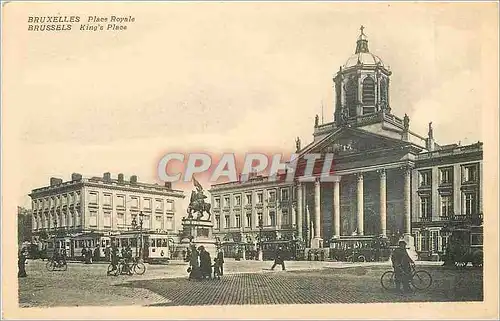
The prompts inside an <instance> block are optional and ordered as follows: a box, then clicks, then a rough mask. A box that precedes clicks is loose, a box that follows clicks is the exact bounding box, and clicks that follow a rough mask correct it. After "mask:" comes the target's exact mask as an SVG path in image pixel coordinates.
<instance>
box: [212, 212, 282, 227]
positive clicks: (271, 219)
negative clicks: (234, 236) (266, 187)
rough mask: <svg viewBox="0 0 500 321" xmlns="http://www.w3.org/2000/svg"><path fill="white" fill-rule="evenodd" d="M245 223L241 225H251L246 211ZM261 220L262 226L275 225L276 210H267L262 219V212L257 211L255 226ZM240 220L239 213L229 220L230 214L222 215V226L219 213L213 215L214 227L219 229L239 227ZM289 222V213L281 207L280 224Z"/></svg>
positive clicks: (250, 219) (249, 215)
mask: <svg viewBox="0 0 500 321" xmlns="http://www.w3.org/2000/svg"><path fill="white" fill-rule="evenodd" d="M245 218H246V220H245V225H244V226H243V227H252V223H253V222H252V214H251V213H247V214H246V215H245ZM261 221H262V225H263V226H276V225H277V222H276V212H275V211H269V215H268V216H267V220H266V221H264V217H263V214H262V213H257V222H256V224H255V225H256V226H257V227H258V224H259V222H261ZM241 224H242V221H241V215H240V214H236V215H234V220H233V221H231V216H230V215H225V216H224V226H221V217H220V215H216V216H215V228H217V229H221V228H225V229H228V228H240V227H242V225H241ZM289 224H291V220H290V215H289V213H288V210H287V209H282V210H281V225H289Z"/></svg>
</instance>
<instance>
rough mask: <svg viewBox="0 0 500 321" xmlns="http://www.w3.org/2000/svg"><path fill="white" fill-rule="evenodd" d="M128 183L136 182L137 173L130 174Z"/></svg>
mask: <svg viewBox="0 0 500 321" xmlns="http://www.w3.org/2000/svg"><path fill="white" fill-rule="evenodd" d="M130 183H132V184H137V175H132V176H130Z"/></svg>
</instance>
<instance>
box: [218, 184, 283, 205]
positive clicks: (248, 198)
mask: <svg viewBox="0 0 500 321" xmlns="http://www.w3.org/2000/svg"><path fill="white" fill-rule="evenodd" d="M256 195H257V203H256V204H262V203H263V202H264V196H263V192H258V193H256ZM280 196H281V198H280V200H281V201H282V202H287V201H289V200H290V191H289V189H288V188H282V189H281V195H280ZM222 199H223V201H224V203H223V207H230V206H231V197H230V196H227V195H226V196H224V197H223V198H222ZM214 200H215V206H214V207H215V208H220V207H221V198H220V197H215V198H214ZM267 201H268V202H270V203H274V202H276V190H269V191H267ZM252 204H253V194H252V193H248V194H245V205H252ZM232 205H233V206H241V205H242V202H241V195H234V197H233V203H232Z"/></svg>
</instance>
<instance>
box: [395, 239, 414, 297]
mask: <svg viewBox="0 0 500 321" xmlns="http://www.w3.org/2000/svg"><path fill="white" fill-rule="evenodd" d="M391 261H392V267H393V268H394V276H395V282H396V289H397V290H398V291H400V290H401V283H403V291H405V292H409V291H410V280H411V264H414V262H413V260H412V259H411V258H410V256H409V255H408V252H406V242H405V241H403V240H401V241H399V247H398V248H396V249H394V251H393V252H392V255H391Z"/></svg>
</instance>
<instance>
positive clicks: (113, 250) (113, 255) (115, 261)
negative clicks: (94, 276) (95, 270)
mask: <svg viewBox="0 0 500 321" xmlns="http://www.w3.org/2000/svg"><path fill="white" fill-rule="evenodd" d="M119 253H120V251H119V250H118V247H116V245H115V243H112V244H111V253H110V254H111V265H112V269H111V271H108V275H109V274H111V272H114V271H116V269H118V261H119V259H120V258H119V257H118V254H119Z"/></svg>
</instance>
